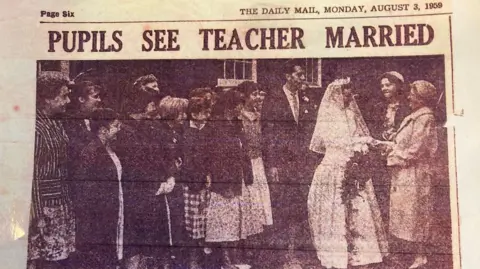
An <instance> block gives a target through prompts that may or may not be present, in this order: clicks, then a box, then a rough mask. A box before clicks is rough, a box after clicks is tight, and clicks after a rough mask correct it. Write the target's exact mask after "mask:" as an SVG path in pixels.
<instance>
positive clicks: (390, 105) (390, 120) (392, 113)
mask: <svg viewBox="0 0 480 269" xmlns="http://www.w3.org/2000/svg"><path fill="white" fill-rule="evenodd" d="M379 82H380V85H379V86H380V87H379V88H380V90H381V92H382V95H383V98H382V100H381V101H380V102H378V103H377V104H375V106H374V108H373V115H374V116H373V117H371V118H370V119H369V123H370V130H371V133H372V137H373V138H375V139H378V140H382V141H390V140H391V139H392V138H393V135H394V134H395V132H396V131H397V130H398V127H400V124H401V123H402V121H403V119H404V118H405V117H406V116H408V115H409V114H410V108H409V107H408V102H407V98H406V95H407V92H406V91H405V79H404V77H403V75H402V74H400V73H398V72H396V71H389V72H385V73H383V74H382V75H381V76H380V80H379ZM382 153H383V152H377V159H378V162H377V163H376V165H375V167H372V170H373V171H374V174H373V185H374V188H375V196H376V197H377V199H378V204H379V206H380V211H381V212H382V217H383V219H384V220H385V221H386V222H388V211H389V195H390V174H389V173H388V170H387V160H386V156H385V154H382Z"/></svg>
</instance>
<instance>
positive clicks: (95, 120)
mask: <svg viewBox="0 0 480 269" xmlns="http://www.w3.org/2000/svg"><path fill="white" fill-rule="evenodd" d="M87 2H89V3H88V4H87V3H86V4H79V5H75V6H71V7H70V8H65V7H64V6H58V7H57V8H55V6H53V5H50V6H48V8H47V7H45V9H42V8H41V7H40V6H37V9H38V10H37V11H36V12H37V15H36V17H35V20H36V29H35V32H34V36H33V37H32V38H33V39H34V42H33V43H32V44H31V45H32V48H31V49H32V51H33V52H34V54H35V59H36V61H35V62H34V63H32V64H33V65H36V66H35V68H36V74H35V81H36V88H35V90H34V91H33V90H32V91H31V93H30V94H31V96H30V100H32V102H31V104H32V108H25V107H23V106H22V105H21V104H19V105H16V106H15V107H14V110H15V111H17V112H19V113H20V111H21V112H22V113H25V114H24V115H26V116H25V118H28V119H25V124H26V125H28V126H29V128H30V130H31V132H29V134H31V135H30V136H29V137H28V139H27V140H28V141H29V142H28V143H24V144H25V145H27V146H26V147H28V149H27V148H25V149H23V151H21V152H23V153H24V155H21V156H17V157H16V160H17V161H18V162H22V160H23V161H25V159H28V160H27V161H25V162H27V164H28V166H25V167H26V169H25V171H16V172H15V173H16V175H17V176H16V177H20V175H21V177H24V178H28V180H26V179H23V180H22V183H21V184H20V183H18V184H17V188H20V189H21V191H22V192H23V194H24V195H23V197H21V198H19V197H18V196H16V197H14V198H11V199H7V200H5V201H7V202H6V206H7V208H9V209H8V212H5V213H2V214H3V216H1V217H2V221H1V225H2V227H4V228H2V229H4V230H2V233H3V231H6V232H5V235H3V236H2V242H1V243H2V251H4V252H8V251H9V249H10V251H11V252H10V253H11V254H10V257H12V260H14V261H10V264H6V265H5V266H6V267H5V268H28V269H46V268H48V269H61V268H66V269H67V268H68V269H97V268H98V269H116V268H118V269H120V268H121V269H154V268H158V269H160V268H178V269H184V268H185V269H187V268H188V269H202V268H203V269H213V268H218V269H220V268H223V269H235V268H245V269H246V268H252V269H270V268H271V269H279V268H280V269H302V268H303V269H312V268H336V269H347V268H361V269H367V268H369V269H380V268H382V269H383V268H388V269H390V268H391V269H406V268H410V269H413V268H419V269H420V268H429V269H437V268H438V269H458V268H460V263H459V235H458V208H457V193H456V180H457V179H456V167H455V147H454V137H453V130H452V129H451V128H449V127H448V124H446V123H447V121H448V119H449V117H451V116H452V115H454V114H455V113H457V110H456V108H455V102H454V92H453V74H452V72H453V67H452V66H453V65H452V31H451V29H452V23H451V16H452V8H451V3H450V1H445V0H432V1H423V0H422V1H416V2H415V1H409V0H406V1H403V2H402V1H394V2H389V1H356V2H355V3H353V1H350V3H349V2H345V1H343V2H333V1H331V2H330V3H329V2H328V1H326V2H324V3H320V2H314V1H310V2H308V1H279V2H277V3H267V2H265V3H262V2H260V1H258V2H257V3H255V2H252V1H249V2H244V3H242V1H236V2H231V3H227V2H225V3H220V2H218V3H215V4H214V3H213V2H212V3H211V4H208V3H207V2H205V3H202V4H199V3H196V4H187V2H186V1H183V2H179V4H178V5H177V4H174V3H173V2H162V1H160V2H159V3H156V4H153V3H149V4H148V3H145V4H143V5H142V7H140V6H139V5H140V4H139V3H138V4H133V2H132V3H130V4H128V5H127V4H122V5H120V4H118V5H117V4H113V1H107V2H109V3H108V4H107V2H105V3H98V4H97V3H95V4H93V2H92V1H87ZM151 2H153V1H151ZM33 100H34V101H33ZM24 110H28V111H27V112H23V111H24ZM10 176H11V175H10ZM18 186H20V187H18ZM6 190H7V189H3V190H2V191H3V192H6ZM19 252H20V253H19ZM19 264H20V266H19Z"/></svg>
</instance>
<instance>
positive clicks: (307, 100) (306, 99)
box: [302, 96, 310, 103]
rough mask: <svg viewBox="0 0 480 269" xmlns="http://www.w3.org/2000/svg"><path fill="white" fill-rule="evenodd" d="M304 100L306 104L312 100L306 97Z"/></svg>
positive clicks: (303, 97)
mask: <svg viewBox="0 0 480 269" xmlns="http://www.w3.org/2000/svg"><path fill="white" fill-rule="evenodd" d="M302 100H303V101H304V102H306V103H308V102H310V99H308V97H306V96H302Z"/></svg>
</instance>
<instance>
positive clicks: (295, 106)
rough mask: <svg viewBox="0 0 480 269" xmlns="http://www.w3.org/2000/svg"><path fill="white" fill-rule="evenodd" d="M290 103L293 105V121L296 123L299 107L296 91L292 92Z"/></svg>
mask: <svg viewBox="0 0 480 269" xmlns="http://www.w3.org/2000/svg"><path fill="white" fill-rule="evenodd" d="M291 94H292V105H293V117H294V118H295V121H296V122H297V123H298V114H299V107H298V100H297V95H296V93H294V92H292V93H291Z"/></svg>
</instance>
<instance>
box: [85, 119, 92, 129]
mask: <svg viewBox="0 0 480 269" xmlns="http://www.w3.org/2000/svg"><path fill="white" fill-rule="evenodd" d="M83 121H85V127H87V130H88V131H89V132H91V131H92V129H90V120H88V119H84V120H83Z"/></svg>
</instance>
